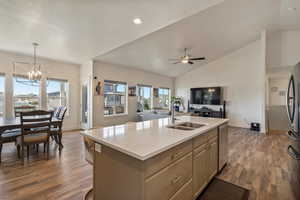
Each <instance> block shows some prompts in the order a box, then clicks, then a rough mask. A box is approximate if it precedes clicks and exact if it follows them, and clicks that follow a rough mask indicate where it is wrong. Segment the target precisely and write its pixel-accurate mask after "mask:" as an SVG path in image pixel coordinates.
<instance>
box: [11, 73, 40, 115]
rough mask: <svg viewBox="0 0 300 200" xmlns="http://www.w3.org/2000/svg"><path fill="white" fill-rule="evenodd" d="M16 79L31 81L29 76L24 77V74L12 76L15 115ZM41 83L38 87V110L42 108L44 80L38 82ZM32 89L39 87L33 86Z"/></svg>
mask: <svg viewBox="0 0 300 200" xmlns="http://www.w3.org/2000/svg"><path fill="white" fill-rule="evenodd" d="M16 77H19V78H22V79H27V80H29V78H28V76H27V75H23V74H12V81H13V82H12V85H13V87H12V99H13V102H12V109H13V113H15V78H16ZM38 82H39V86H38V91H39V93H38V95H37V96H38V106H37V107H36V110H39V109H41V108H42V91H41V89H42V80H40V81H38ZM32 87H37V86H32Z"/></svg>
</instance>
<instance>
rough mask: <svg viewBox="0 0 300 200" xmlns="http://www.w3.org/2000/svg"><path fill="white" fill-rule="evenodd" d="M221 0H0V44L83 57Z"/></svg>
mask: <svg viewBox="0 0 300 200" xmlns="http://www.w3.org/2000/svg"><path fill="white" fill-rule="evenodd" d="M222 1H223V0H201V1H199V0H185V1H182V0H42V1H41V0H23V1H22V0H21V1H20V0H0V44H1V45H0V49H2V50H7V51H16V52H21V53H31V52H32V46H31V43H32V42H38V43H40V45H41V46H40V47H39V50H38V54H39V56H43V57H48V58H53V59H58V60H65V61H69V62H74V63H82V62H85V61H86V60H88V59H92V58H93V57H95V56H97V55H100V54H103V53H105V52H107V51H109V50H111V49H114V48H116V47H119V46H121V45H123V44H126V43H128V42H130V41H133V40H136V39H138V38H140V37H142V36H144V35H146V34H149V33H151V32H153V31H156V30H158V29H160V28H162V27H164V26H166V25H169V24H172V23H174V22H176V21H178V20H180V19H183V18H185V17H188V16H190V15H192V14H195V13H197V12H200V11H201V10H205V9H207V8H208V7H210V6H213V5H215V4H217V3H219V2H222ZM135 17H141V18H142V19H143V21H144V24H143V25H142V26H136V25H135V24H133V22H132V20H133V19H134V18H135Z"/></svg>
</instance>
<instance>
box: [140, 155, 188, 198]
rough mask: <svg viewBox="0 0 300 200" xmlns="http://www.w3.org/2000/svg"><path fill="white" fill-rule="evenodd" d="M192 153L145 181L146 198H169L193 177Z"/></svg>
mask: <svg viewBox="0 0 300 200" xmlns="http://www.w3.org/2000/svg"><path fill="white" fill-rule="evenodd" d="M192 163H193V161H192V153H189V154H188V155H186V156H185V157H183V158H181V159H180V160H178V161H176V162H175V163H173V164H171V165H170V166H168V167H166V168H164V169H163V170H161V171H160V172H158V173H157V174H155V175H153V176H152V177H150V178H148V179H147V180H146V181H145V200H154V199H155V200H168V199H170V198H171V197H172V196H173V195H174V194H175V193H176V192H177V191H179V189H180V188H181V187H182V186H183V185H184V184H186V183H187V182H188V181H189V180H190V179H191V178H192Z"/></svg>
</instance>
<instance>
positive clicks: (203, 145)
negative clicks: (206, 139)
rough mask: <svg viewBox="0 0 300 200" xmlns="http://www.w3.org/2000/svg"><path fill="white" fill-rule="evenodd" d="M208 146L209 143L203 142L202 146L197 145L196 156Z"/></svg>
mask: <svg viewBox="0 0 300 200" xmlns="http://www.w3.org/2000/svg"><path fill="white" fill-rule="evenodd" d="M207 147H208V144H207V143H205V144H202V145H201V146H200V147H197V148H196V149H194V151H193V153H194V156H196V155H198V154H199V153H201V152H202V151H203V150H204V149H206V148H207Z"/></svg>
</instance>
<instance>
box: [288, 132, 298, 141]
mask: <svg viewBox="0 0 300 200" xmlns="http://www.w3.org/2000/svg"><path fill="white" fill-rule="evenodd" d="M286 135H287V136H288V137H289V138H290V139H291V140H294V141H300V135H298V134H296V133H295V132H294V131H292V130H289V131H288V132H287V133H286Z"/></svg>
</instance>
